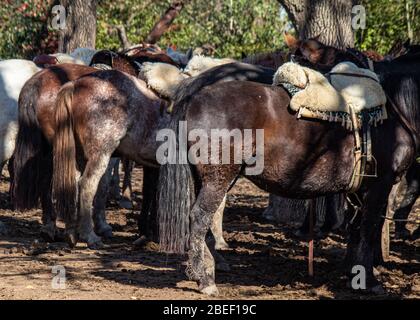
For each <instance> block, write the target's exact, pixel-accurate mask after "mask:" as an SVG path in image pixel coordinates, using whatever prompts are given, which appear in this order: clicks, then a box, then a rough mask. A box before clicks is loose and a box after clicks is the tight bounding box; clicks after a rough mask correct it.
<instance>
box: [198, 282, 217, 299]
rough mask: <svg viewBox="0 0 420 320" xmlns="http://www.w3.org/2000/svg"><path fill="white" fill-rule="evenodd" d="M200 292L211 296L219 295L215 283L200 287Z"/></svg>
mask: <svg viewBox="0 0 420 320" xmlns="http://www.w3.org/2000/svg"><path fill="white" fill-rule="evenodd" d="M200 292H201V293H204V294H205V295H208V296H213V297H214V296H218V295H219V290H218V289H217V287H216V285H215V284H212V285H211V286H207V287H205V288H203V289H201V290H200Z"/></svg>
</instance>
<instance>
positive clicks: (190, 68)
mask: <svg viewBox="0 0 420 320" xmlns="http://www.w3.org/2000/svg"><path fill="white" fill-rule="evenodd" d="M234 61H235V60H232V59H215V58H210V57H205V56H194V57H193V58H192V59H191V60H190V61H189V62H188V64H187V66H186V67H185V69H184V70H181V69H178V68H177V67H175V66H173V65H170V64H167V63H161V62H156V63H152V62H145V63H143V66H142V68H141V71H140V77H141V78H142V79H143V80H144V81H146V83H147V85H148V86H149V87H150V88H152V89H153V90H155V91H156V92H157V93H158V94H159V95H160V96H162V97H165V98H168V99H170V100H172V99H173V97H174V95H175V92H176V91H177V88H178V85H179V83H180V82H181V81H182V80H184V79H186V78H189V77H194V76H197V75H199V74H200V73H203V72H204V71H207V70H209V69H211V68H213V67H216V66H219V65H222V64H227V63H231V62H234Z"/></svg>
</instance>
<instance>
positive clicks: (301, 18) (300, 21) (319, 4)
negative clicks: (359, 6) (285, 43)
mask: <svg viewBox="0 0 420 320" xmlns="http://www.w3.org/2000/svg"><path fill="white" fill-rule="evenodd" d="M278 2H280V4H281V5H282V6H283V7H284V9H285V10H286V12H287V14H288V16H289V19H290V20H291V21H292V24H293V26H294V27H295V29H296V31H297V33H298V35H299V38H300V39H308V38H313V37H316V36H318V35H319V36H320V37H319V41H321V42H323V43H325V44H327V45H330V46H334V47H338V48H345V47H353V46H354V34H353V29H352V26H351V19H352V16H351V9H352V7H353V4H354V1H353V0H278Z"/></svg>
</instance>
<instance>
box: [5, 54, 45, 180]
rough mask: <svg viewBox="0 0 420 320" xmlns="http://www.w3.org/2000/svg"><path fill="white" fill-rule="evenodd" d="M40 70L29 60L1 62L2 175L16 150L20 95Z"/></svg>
mask: <svg viewBox="0 0 420 320" xmlns="http://www.w3.org/2000/svg"><path fill="white" fill-rule="evenodd" d="M39 70H41V69H40V68H38V67H37V66H36V65H35V64H34V63H33V62H32V61H29V60H18V59H13V60H4V61H0V173H1V171H2V168H3V166H4V165H5V163H6V162H7V161H8V160H9V159H10V158H11V157H12V155H13V151H14V149H15V141H16V135H17V131H18V124H17V113H18V112H17V111H18V110H17V101H18V98H19V93H20V91H21V89H22V87H23V85H24V83H25V82H26V81H27V80H28V79H29V78H30V77H32V75H33V74H35V73H36V72H38V71H39Z"/></svg>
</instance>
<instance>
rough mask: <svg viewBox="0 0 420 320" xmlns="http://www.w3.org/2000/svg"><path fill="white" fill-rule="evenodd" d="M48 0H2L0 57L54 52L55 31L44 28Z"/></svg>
mask: <svg viewBox="0 0 420 320" xmlns="http://www.w3.org/2000/svg"><path fill="white" fill-rule="evenodd" d="M52 4H53V1H52V0H17V1H16V0H14V1H13V0H2V4H1V6H0V21H1V22H0V57H4V58H7V57H14V58H19V57H22V58H28V57H29V58H31V57H33V56H34V55H36V54H39V53H40V52H46V53H50V52H54V51H55V50H56V47H57V37H58V36H57V34H56V33H55V32H54V31H52V30H48V25H49V23H48V13H49V12H50V8H51V6H52Z"/></svg>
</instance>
